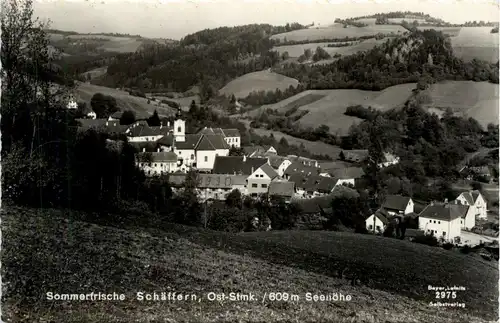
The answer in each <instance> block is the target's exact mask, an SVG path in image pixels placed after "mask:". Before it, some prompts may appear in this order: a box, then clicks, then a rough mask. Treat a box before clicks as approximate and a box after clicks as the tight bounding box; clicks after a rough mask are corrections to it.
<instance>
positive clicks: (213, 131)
mask: <svg viewBox="0 0 500 323" xmlns="http://www.w3.org/2000/svg"><path fill="white" fill-rule="evenodd" d="M198 134H203V135H222V136H224V137H240V132H239V131H238V129H222V128H207V127H205V128H203V129H201V130H200V131H199V132H198Z"/></svg>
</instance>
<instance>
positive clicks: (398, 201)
mask: <svg viewBox="0 0 500 323" xmlns="http://www.w3.org/2000/svg"><path fill="white" fill-rule="evenodd" d="M382 208H383V209H384V210H385V211H386V212H387V214H388V215H390V216H394V215H404V214H409V213H412V212H414V203H413V200H412V199H411V198H410V197H407V196H401V195H388V196H386V198H385V200H384V203H383V204H382Z"/></svg>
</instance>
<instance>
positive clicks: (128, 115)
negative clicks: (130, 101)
mask: <svg viewBox="0 0 500 323" xmlns="http://www.w3.org/2000/svg"><path fill="white" fill-rule="evenodd" d="M134 122H135V113H134V111H131V110H126V111H124V112H123V113H122V116H121V118H120V124H121V125H127V126H128V125H131V124H132V123H134Z"/></svg>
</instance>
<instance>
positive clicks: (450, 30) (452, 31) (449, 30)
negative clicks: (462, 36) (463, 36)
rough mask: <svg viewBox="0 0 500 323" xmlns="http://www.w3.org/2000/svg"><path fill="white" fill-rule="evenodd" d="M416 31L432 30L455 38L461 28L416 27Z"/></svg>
mask: <svg viewBox="0 0 500 323" xmlns="http://www.w3.org/2000/svg"><path fill="white" fill-rule="evenodd" d="M417 29H418V30H429V29H434V30H437V31H441V32H443V33H444V34H447V35H449V36H450V37H456V36H457V35H458V34H459V33H460V29H462V27H436V26H418V27H417Z"/></svg>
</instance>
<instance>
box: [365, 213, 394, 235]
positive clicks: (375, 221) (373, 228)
mask: <svg viewBox="0 0 500 323" xmlns="http://www.w3.org/2000/svg"><path fill="white" fill-rule="evenodd" d="M389 218H390V215H389V214H388V213H387V211H386V210H384V209H382V208H380V209H378V210H377V211H376V212H375V213H373V214H372V215H370V216H369V217H368V218H367V219H366V220H365V223H366V230H368V232H373V233H376V234H382V233H384V230H385V228H386V227H387V225H388V224H389Z"/></svg>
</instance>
